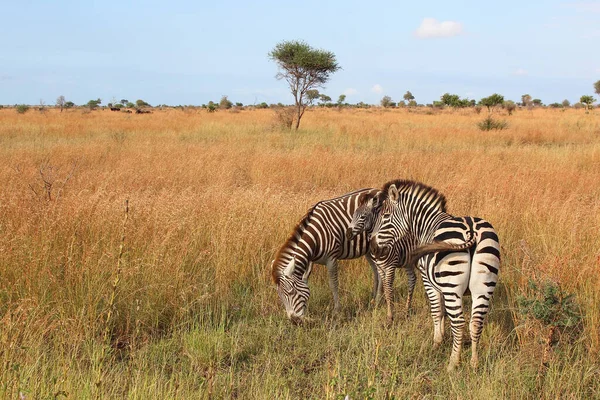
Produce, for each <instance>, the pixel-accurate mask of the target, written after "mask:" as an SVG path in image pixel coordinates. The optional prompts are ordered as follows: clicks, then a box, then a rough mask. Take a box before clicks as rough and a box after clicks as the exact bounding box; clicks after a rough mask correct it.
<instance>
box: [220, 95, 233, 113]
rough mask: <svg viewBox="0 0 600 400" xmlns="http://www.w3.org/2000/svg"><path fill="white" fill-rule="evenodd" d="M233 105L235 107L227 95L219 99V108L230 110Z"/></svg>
mask: <svg viewBox="0 0 600 400" xmlns="http://www.w3.org/2000/svg"><path fill="white" fill-rule="evenodd" d="M231 107H233V103H232V102H231V100H229V99H228V98H227V96H221V100H219V108H220V109H222V110H229V109H230V108H231Z"/></svg>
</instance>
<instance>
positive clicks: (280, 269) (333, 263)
mask: <svg viewBox="0 0 600 400" xmlns="http://www.w3.org/2000/svg"><path fill="white" fill-rule="evenodd" d="M376 192H378V190H377V189H360V190H357V191H354V192H352V193H348V194H345V195H343V196H340V197H337V198H335V199H331V200H323V201H320V202H318V203H317V204H315V205H314V206H313V207H312V208H310V209H309V210H308V212H307V213H306V215H305V216H304V217H303V218H302V220H301V221H300V222H299V223H298V224H297V225H296V227H295V228H294V230H293V232H292V234H291V236H290V237H289V239H288V240H287V241H286V242H285V244H284V245H283V246H282V247H281V249H279V251H278V252H277V255H276V256H275V259H274V260H273V261H272V266H271V273H272V276H273V280H274V282H275V284H276V285H277V293H278V295H279V298H280V299H281V302H282V303H283V305H284V306H285V310H286V313H287V316H288V318H289V319H290V320H291V321H292V322H293V323H300V322H302V319H303V318H304V313H305V311H306V303H307V302H308V297H309V296H310V291H309V288H308V277H309V275H310V272H311V269H312V264H313V263H316V264H322V265H325V266H327V272H328V275H329V286H330V288H331V291H332V293H333V301H334V309H335V310H336V311H338V310H339V308H340V303H339V296H338V260H346V259H351V258H358V257H361V256H364V255H367V253H368V247H369V242H368V238H367V232H364V233H362V234H360V235H357V236H356V237H354V238H353V239H352V240H347V239H346V236H345V233H346V229H347V227H348V224H349V223H350V220H351V219H352V214H353V213H354V211H355V210H356V208H357V207H358V204H359V203H360V202H361V198H362V197H364V196H367V195H370V194H373V193H376ZM367 261H368V262H369V265H370V266H371V269H372V270H373V279H374V282H373V297H377V295H378V293H379V292H380V291H381V285H380V282H379V275H378V274H377V268H376V267H375V264H374V263H373V260H372V259H371V257H369V256H368V255H367Z"/></svg>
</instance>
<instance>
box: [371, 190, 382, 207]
mask: <svg viewBox="0 0 600 400" xmlns="http://www.w3.org/2000/svg"><path fill="white" fill-rule="evenodd" d="M379 193H381V192H379ZM379 193H377V195H376V196H375V197H373V208H377V207H379Z"/></svg>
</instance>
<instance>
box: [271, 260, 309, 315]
mask: <svg viewBox="0 0 600 400" xmlns="http://www.w3.org/2000/svg"><path fill="white" fill-rule="evenodd" d="M295 269H296V258H295V257H292V258H291V260H290V261H289V262H288V264H287V265H286V266H285V268H283V271H281V273H280V275H279V279H278V282H277V294H278V295H279V299H280V300H281V302H282V303H283V306H284V307H285V312H286V314H287V316H288V318H289V319H290V321H292V323H294V324H301V323H302V320H303V318H304V313H305V312H306V304H307V303H308V298H309V297H310V289H309V288H308V283H307V280H308V275H310V266H309V268H307V269H306V272H305V273H304V275H303V276H302V278H299V277H298V276H296V275H294V270H295Z"/></svg>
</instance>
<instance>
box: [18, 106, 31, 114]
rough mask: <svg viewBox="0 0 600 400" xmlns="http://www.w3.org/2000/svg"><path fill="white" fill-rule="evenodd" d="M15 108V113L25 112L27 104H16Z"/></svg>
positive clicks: (27, 107)
mask: <svg viewBox="0 0 600 400" xmlns="http://www.w3.org/2000/svg"><path fill="white" fill-rule="evenodd" d="M15 110H17V113H19V114H25V113H26V112H27V111H29V106H28V105H27V104H17V105H16V106H15Z"/></svg>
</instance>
